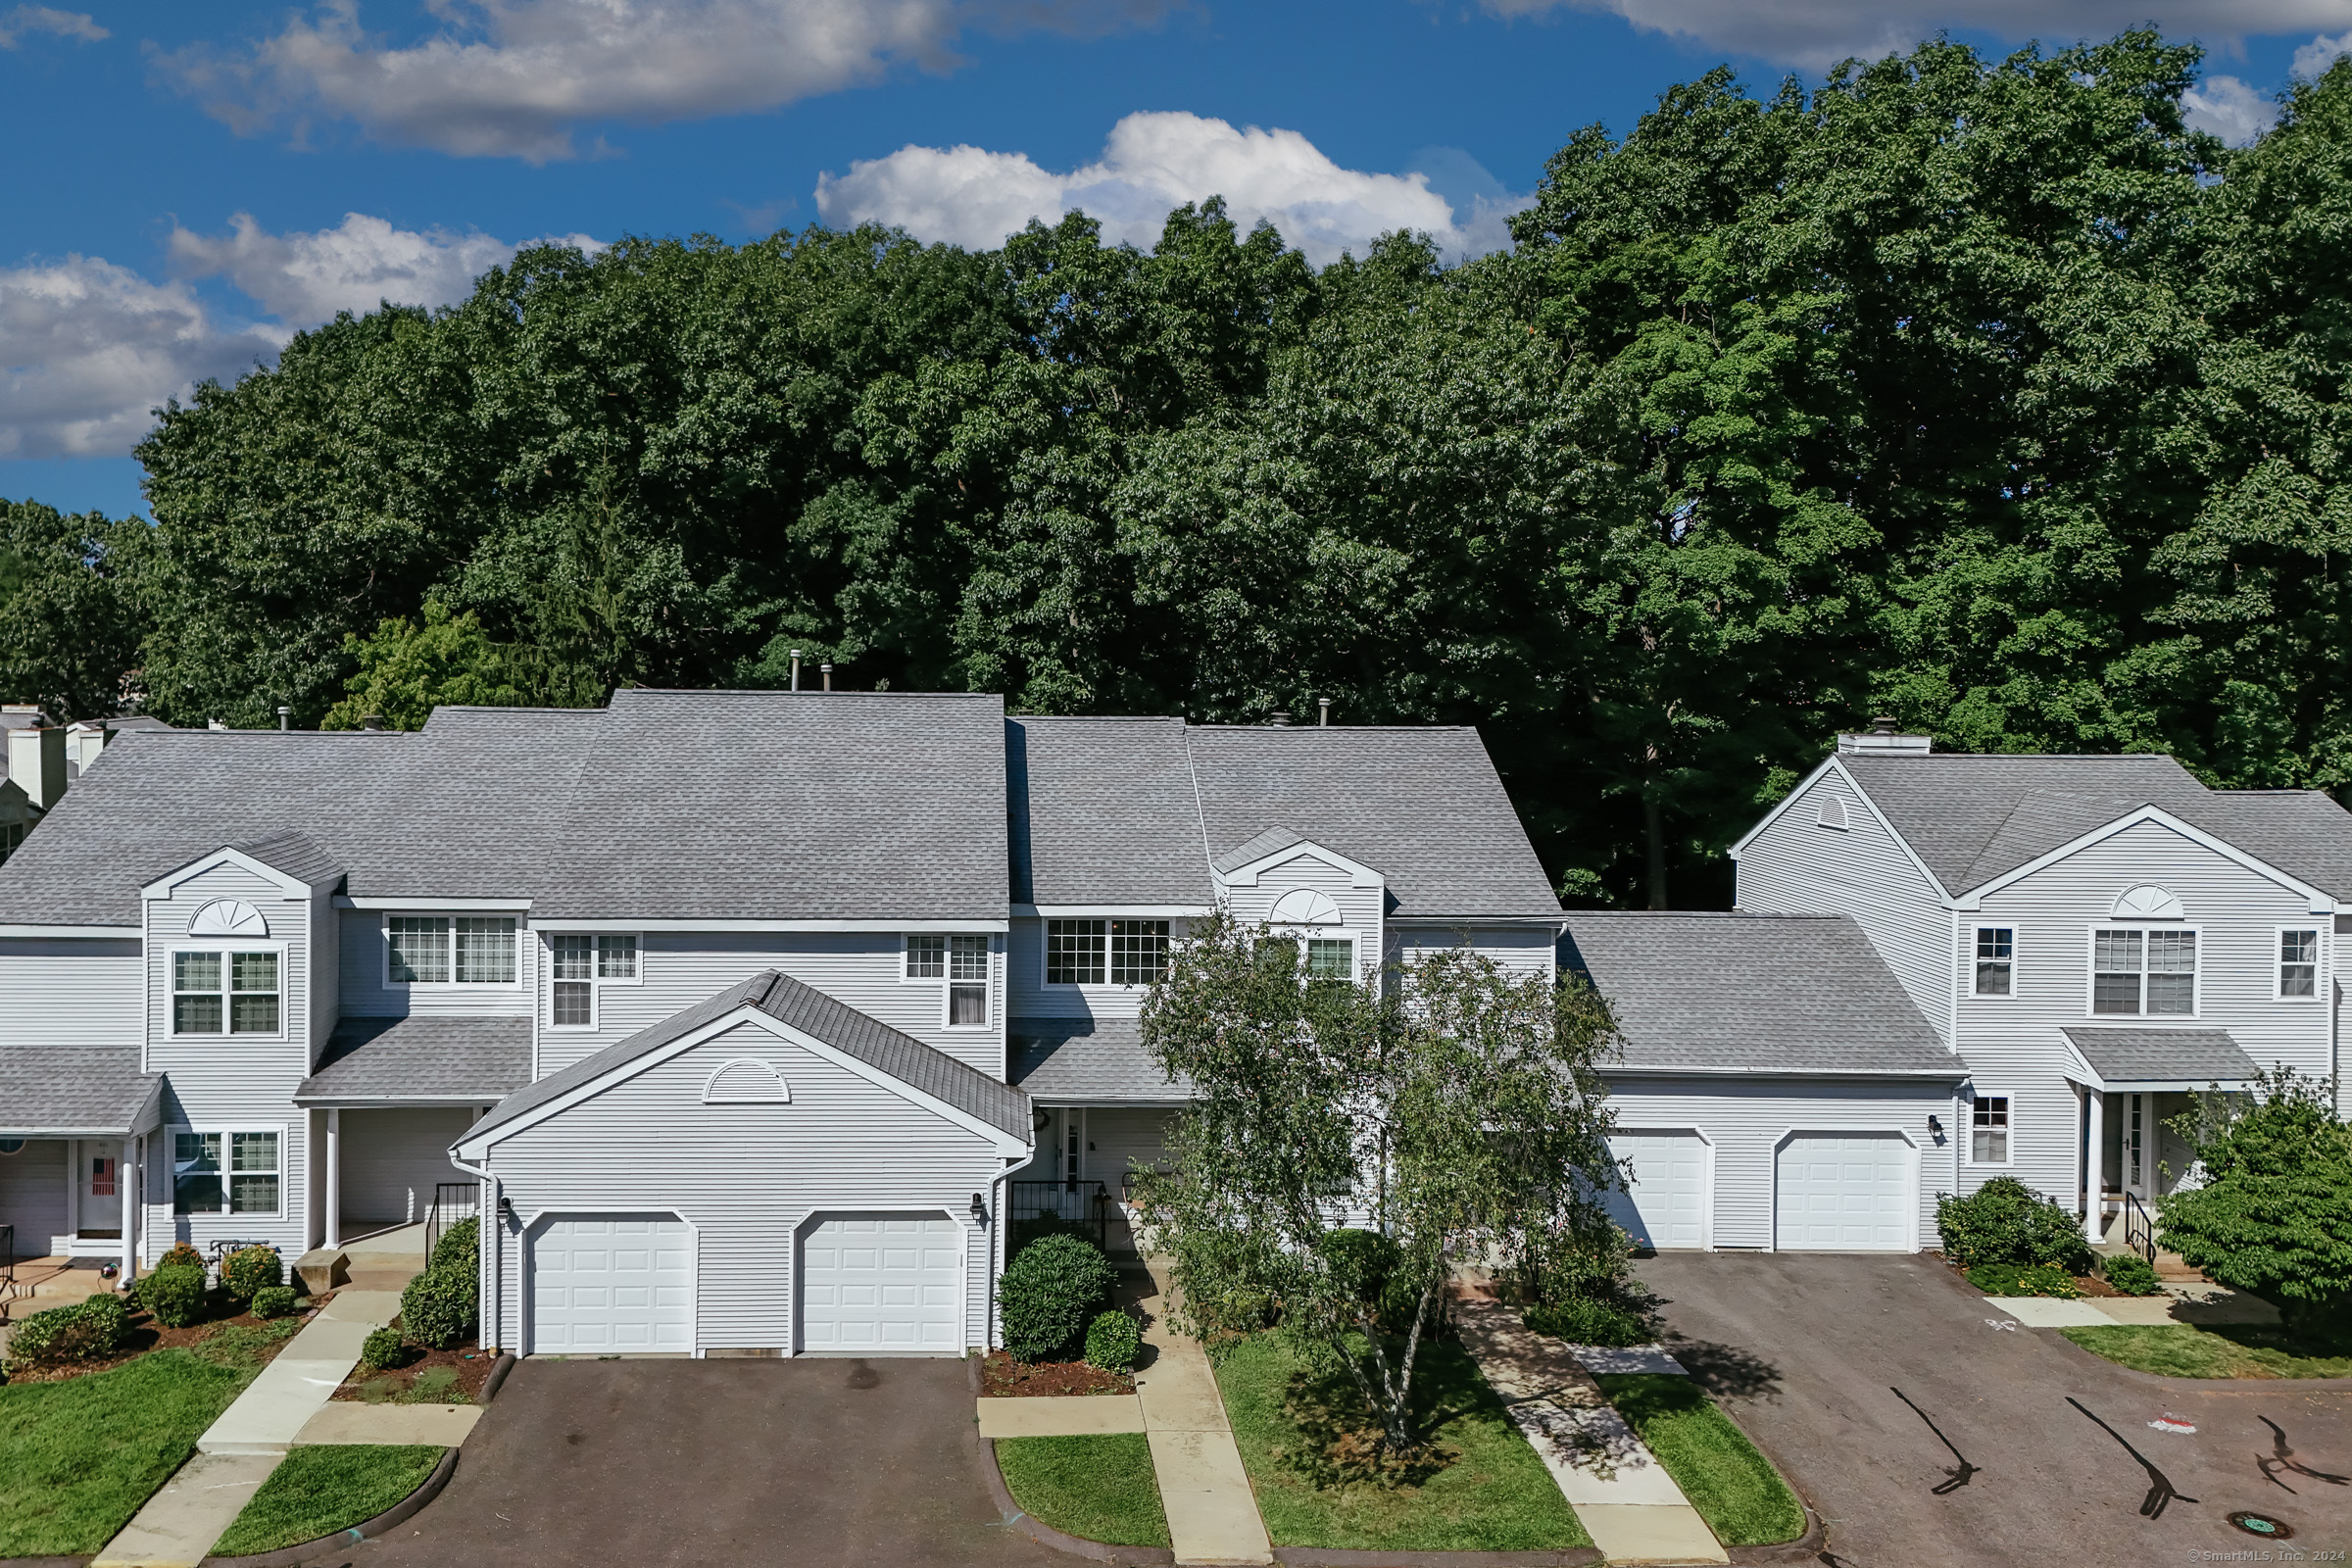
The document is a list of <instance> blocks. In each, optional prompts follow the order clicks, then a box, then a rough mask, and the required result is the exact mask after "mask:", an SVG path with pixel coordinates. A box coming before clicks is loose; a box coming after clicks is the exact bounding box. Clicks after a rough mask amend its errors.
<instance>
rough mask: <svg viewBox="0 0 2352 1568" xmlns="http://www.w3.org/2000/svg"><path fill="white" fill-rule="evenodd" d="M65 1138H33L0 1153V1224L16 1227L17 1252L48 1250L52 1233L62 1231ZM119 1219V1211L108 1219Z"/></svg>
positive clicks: (33, 1253) (27, 1253)
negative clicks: (9, 1150) (17, 1146)
mask: <svg viewBox="0 0 2352 1568" xmlns="http://www.w3.org/2000/svg"><path fill="white" fill-rule="evenodd" d="M68 1175H69V1172H68V1170H67V1166H66V1140H64V1139H62V1138H34V1139H28V1140H26V1141H25V1147H24V1148H22V1149H20V1150H18V1151H17V1152H15V1153H13V1154H0V1225H14V1226H15V1227H16V1228H17V1256H19V1257H33V1256H38V1255H40V1254H41V1253H44V1252H46V1251H48V1250H49V1244H50V1239H51V1238H52V1237H57V1236H63V1235H65V1234H66V1179H67V1177H68ZM106 1223H113V1224H120V1223H122V1221H121V1218H120V1213H119V1212H118V1216H117V1217H116V1218H115V1219H114V1220H112V1221H109V1222H106Z"/></svg>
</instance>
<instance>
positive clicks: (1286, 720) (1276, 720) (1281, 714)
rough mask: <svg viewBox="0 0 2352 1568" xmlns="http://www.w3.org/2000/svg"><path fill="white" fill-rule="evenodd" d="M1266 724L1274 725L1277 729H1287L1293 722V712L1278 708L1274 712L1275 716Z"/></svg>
mask: <svg viewBox="0 0 2352 1568" xmlns="http://www.w3.org/2000/svg"><path fill="white" fill-rule="evenodd" d="M1266 722H1267V723H1269V724H1272V725H1273V726H1274V727H1275V728H1277V729H1283V728H1287V727H1288V726H1289V724H1290V722H1291V711H1290V710H1289V709H1287V708H1277V709H1276V710H1274V714H1273V716H1272V717H1271V718H1268V719H1267V720H1266Z"/></svg>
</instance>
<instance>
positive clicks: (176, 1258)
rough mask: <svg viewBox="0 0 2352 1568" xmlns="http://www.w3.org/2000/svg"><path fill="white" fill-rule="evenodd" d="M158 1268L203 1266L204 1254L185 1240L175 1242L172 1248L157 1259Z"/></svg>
mask: <svg viewBox="0 0 2352 1568" xmlns="http://www.w3.org/2000/svg"><path fill="white" fill-rule="evenodd" d="M155 1266H156V1267H157V1268H202V1267H204V1254H203V1253H202V1252H199V1251H198V1250H196V1249H194V1248H193V1247H190V1246H189V1245H188V1244H187V1243H185V1242H173V1243H172V1250H170V1251H168V1252H166V1253H165V1254H164V1255H163V1256H161V1257H159V1258H157V1259H156V1260H155Z"/></svg>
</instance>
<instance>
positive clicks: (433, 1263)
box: [424, 1219, 482, 1268]
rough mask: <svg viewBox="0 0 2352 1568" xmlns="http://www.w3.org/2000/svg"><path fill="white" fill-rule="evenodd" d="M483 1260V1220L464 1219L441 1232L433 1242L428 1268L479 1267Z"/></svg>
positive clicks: (426, 1265) (426, 1264) (427, 1263)
mask: <svg viewBox="0 0 2352 1568" xmlns="http://www.w3.org/2000/svg"><path fill="white" fill-rule="evenodd" d="M481 1260H482V1222H481V1221H480V1220H478V1219H462V1220H460V1221H458V1222H457V1223H456V1224H455V1225H452V1226H451V1227H450V1228H449V1229H447V1230H445V1231H443V1232H442V1233H441V1239H440V1240H439V1241H437V1242H435V1243H434V1244H433V1255H432V1257H431V1258H430V1259H428V1260H427V1261H426V1263H425V1265H424V1266H425V1267H426V1268H478V1267H479V1266H480V1264H481Z"/></svg>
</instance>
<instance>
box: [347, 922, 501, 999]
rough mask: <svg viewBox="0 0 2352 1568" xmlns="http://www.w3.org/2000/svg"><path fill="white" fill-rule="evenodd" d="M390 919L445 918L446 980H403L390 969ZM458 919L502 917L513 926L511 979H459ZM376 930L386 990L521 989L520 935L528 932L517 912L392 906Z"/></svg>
mask: <svg viewBox="0 0 2352 1568" xmlns="http://www.w3.org/2000/svg"><path fill="white" fill-rule="evenodd" d="M394 920H445V921H447V922H448V923H449V929H448V937H449V972H450V976H451V978H449V979H447V980H403V979H400V978H399V977H398V976H396V975H395V974H393V972H392V922H393V921H394ZM460 920H506V921H510V922H512V923H513V925H514V927H515V978H514V979H512V980H460V979H458V978H456V976H457V972H458V922H459V921H460ZM376 934H377V935H379V936H380V937H382V938H383V959H384V961H383V982H384V989H385V990H387V991H408V990H412V989H422V990H425V991H455V992H460V993H463V994H465V995H467V996H480V995H496V994H498V993H501V992H512V991H519V990H521V989H522V976H523V962H522V945H523V939H524V938H525V937H526V936H527V935H528V934H529V933H528V932H526V931H525V930H524V929H523V920H522V916H520V915H518V914H499V913H495V912H491V913H486V912H484V911H483V910H480V909H395V910H390V911H388V912H386V913H385V914H384V915H383V916H382V918H381V920H380V922H379V923H378V925H377V926H376Z"/></svg>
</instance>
